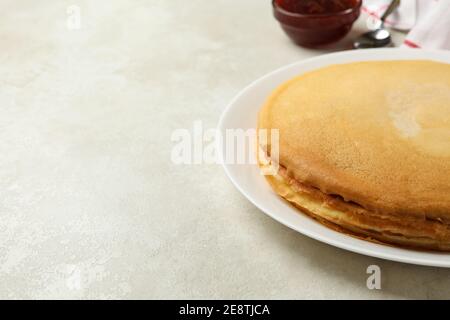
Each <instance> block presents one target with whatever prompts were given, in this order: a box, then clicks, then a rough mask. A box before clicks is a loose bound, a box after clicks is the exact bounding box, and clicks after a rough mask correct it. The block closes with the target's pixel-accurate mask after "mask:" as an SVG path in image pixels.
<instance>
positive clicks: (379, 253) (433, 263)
mask: <svg viewBox="0 0 450 320" xmlns="http://www.w3.org/2000/svg"><path fill="white" fill-rule="evenodd" d="M394 52H395V53H396V54H400V55H401V54H405V55H407V54H412V56H417V55H419V56H420V55H423V58H417V57H411V58H409V57H404V58H403V57H402V58H394V59H392V60H417V59H424V60H441V59H436V58H433V56H434V57H435V56H443V57H445V58H443V59H442V60H447V59H448V60H449V62H448V63H450V52H449V51H444V50H426V49H410V48H381V49H365V50H357V51H355V50H348V51H340V52H333V53H327V54H322V55H318V56H314V57H310V58H306V59H302V60H299V61H296V62H293V63H290V64H287V65H285V66H282V67H279V68H277V69H275V70H273V71H271V72H268V73H266V74H264V75H263V76H261V77H259V78H257V79H256V80H254V81H252V82H251V83H250V84H248V85H247V86H245V87H244V88H243V89H242V90H240V91H239V92H238V93H237V94H236V95H235V96H234V98H233V99H232V100H231V101H230V102H229V103H228V105H227V106H226V107H225V109H224V111H223V112H222V114H221V116H220V119H219V123H218V127H217V128H218V131H219V132H220V133H221V134H222V136H224V135H223V134H224V132H225V130H226V129H229V128H227V127H226V126H225V124H226V117H227V115H228V114H229V113H230V112H231V111H232V109H233V107H234V105H236V104H237V102H238V101H239V100H240V99H242V98H243V97H244V96H245V94H246V93H247V92H249V91H251V90H252V89H255V88H256V87H257V86H258V85H260V84H261V83H263V82H264V81H266V80H267V79H268V78H271V77H273V76H275V75H277V74H279V73H282V72H284V71H287V70H289V69H291V68H294V67H297V66H298V67H300V66H302V65H305V66H307V65H309V64H313V63H315V62H317V61H320V60H326V59H330V60H331V61H330V63H329V64H326V65H332V64H339V63H336V62H334V63H333V58H339V57H346V56H348V57H349V58H352V56H355V60H354V61H352V62H357V61H371V60H372V61H374V60H377V59H368V58H367V56H369V55H371V54H373V53H380V54H382V55H385V54H388V53H394ZM427 55H429V57H425V56H427ZM358 56H361V59H358ZM379 60H389V59H383V58H380V59H379ZM326 65H324V66H321V67H318V68H317V67H315V68H313V69H310V70H316V69H319V68H323V67H325V66H326ZM287 80H288V79H286V81H287ZM280 84H281V83H280ZM255 125H256V118H255ZM219 160H220V164H221V165H222V167H223V168H224V170H225V173H226V175H227V177H228V179H230V180H231V182H232V184H233V185H234V186H235V187H236V188H237V189H238V190H239V192H240V193H242V194H243V195H244V196H245V198H246V199H247V200H249V201H250V202H251V203H252V204H253V205H254V206H256V207H257V208H258V209H259V210H260V211H262V212H263V213H264V214H266V215H267V216H269V217H271V218H272V219H274V220H275V221H277V222H278V223H281V224H282V225H284V226H286V227H288V228H290V229H292V230H295V231H296V232H299V233H301V234H303V235H305V236H307V237H309V238H312V239H314V240H317V241H320V242H322V243H325V244H328V245H331V246H334V247H337V248H340V249H342V250H346V251H350V252H354V253H357V254H361V255H365V256H369V257H375V258H379V259H383V260H390V261H395V262H400V263H407V264H413V265H421V266H430V267H440V268H450V260H448V261H442V260H433V259H432V258H431V257H429V258H427V257H417V256H420V255H422V254H427V255H431V256H433V255H436V258H437V257H443V256H444V257H449V258H450V253H445V252H444V253H440V252H428V251H416V250H409V249H404V248H398V247H391V246H388V245H382V244H375V243H371V242H368V241H365V240H360V239H355V238H353V237H351V236H349V235H346V234H343V233H339V232H337V231H334V230H331V229H329V230H330V231H332V232H335V233H337V234H339V235H342V236H345V237H348V238H353V239H355V240H358V241H361V242H362V243H361V246H356V245H352V244H347V243H342V242H341V241H339V240H338V239H332V238H330V237H327V236H326V235H323V234H318V233H316V232H314V231H311V230H308V228H300V227H299V226H297V225H295V224H294V223H292V222H289V221H286V220H285V219H283V218H282V217H280V216H278V215H277V214H276V213H273V212H271V210H268V209H266V208H265V207H264V206H263V205H261V204H260V203H258V201H256V199H254V198H253V197H252V196H250V195H249V194H248V193H247V191H246V190H245V189H244V188H243V187H242V186H241V184H240V183H239V181H238V179H236V178H235V177H234V175H233V174H232V172H231V170H230V168H229V164H227V163H226V161H225V159H224V153H223V152H219ZM317 223H318V222H317ZM363 245H364V246H368V248H364V246H363ZM377 247H378V249H376V248H377ZM388 248H390V249H394V250H400V251H401V252H403V253H407V252H408V253H410V254H411V256H409V255H406V256H400V257H399V256H395V255H394V253H389V252H384V250H388ZM383 249H384V250H383Z"/></svg>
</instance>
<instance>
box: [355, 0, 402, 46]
mask: <svg viewBox="0 0 450 320" xmlns="http://www.w3.org/2000/svg"><path fill="white" fill-rule="evenodd" d="M399 5H400V0H393V1H392V2H391V4H390V5H389V6H388V8H387V9H386V12H385V13H384V14H383V16H382V17H381V19H380V20H381V24H380V26H379V27H378V28H377V29H375V30H373V31H369V32H366V33H364V34H362V35H361V36H360V37H359V38H358V39H356V41H355V42H354V43H353V47H354V48H355V49H366V48H379V47H386V46H387V45H389V44H391V42H392V39H391V33H390V32H389V31H388V30H387V29H386V28H385V27H384V21H385V20H386V18H387V17H388V16H389V15H390V14H391V13H392V12H393V11H394V10H395V9H397V7H398V6H399Z"/></svg>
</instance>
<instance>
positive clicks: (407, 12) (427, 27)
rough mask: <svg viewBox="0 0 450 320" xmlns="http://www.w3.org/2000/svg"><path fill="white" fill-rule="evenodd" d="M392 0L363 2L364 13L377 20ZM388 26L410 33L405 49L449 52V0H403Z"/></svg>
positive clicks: (389, 20)
mask: <svg viewBox="0 0 450 320" xmlns="http://www.w3.org/2000/svg"><path fill="white" fill-rule="evenodd" d="M390 1H391V0H364V2H363V8H362V10H363V12H365V13H366V14H367V15H369V16H370V17H373V18H378V19H379V17H380V16H381V15H382V14H383V12H384V11H385V10H386V7H387V6H388V5H389V3H390ZM386 25H387V26H389V27H391V28H394V29H399V30H404V31H409V33H408V35H407V36H406V39H405V42H404V43H403V46H404V47H410V48H427V49H444V50H450V0H403V1H402V2H401V5H400V7H399V8H398V10H397V11H396V12H394V13H393V14H392V15H391V16H389V17H388V19H387V20H386Z"/></svg>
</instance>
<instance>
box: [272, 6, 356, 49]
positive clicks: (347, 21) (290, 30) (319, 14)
mask: <svg viewBox="0 0 450 320" xmlns="http://www.w3.org/2000/svg"><path fill="white" fill-rule="evenodd" d="M361 4H362V0H273V1H272V6H273V12H274V16H275V18H276V19H277V20H278V22H279V23H280V25H281V27H282V28H283V30H284V31H285V32H286V34H287V35H288V36H289V37H290V38H291V39H292V40H293V41H294V42H295V43H297V44H298V45H301V46H304V47H319V46H323V45H326V44H330V43H333V42H336V41H338V40H340V39H342V38H343V37H345V36H346V35H347V34H348V32H349V31H350V29H351V28H352V25H353V23H354V22H355V20H356V19H358V17H359V14H360V11H361Z"/></svg>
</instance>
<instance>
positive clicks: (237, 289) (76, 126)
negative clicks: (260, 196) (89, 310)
mask: <svg viewBox="0 0 450 320" xmlns="http://www.w3.org/2000/svg"><path fill="white" fill-rule="evenodd" d="M69 5H77V6H79V7H80V8H81V14H82V15H81V19H82V20H81V22H82V25H81V29H79V30H69V29H68V28H67V26H66V22H67V17H68V15H67V13H66V10H67V8H68V6H69ZM0 11H1V12H3V13H4V14H3V16H2V19H0V39H1V41H0V80H1V86H0V108H1V109H0V110H1V116H0V190H1V192H0V298H232V299H234V298H243V299H248V298H285V299H297V298H308V299H309V298H332V299H336V298H370V299H372V298H375V299H378V298H449V297H450V277H449V276H450V270H446V269H438V268H427V267H418V266H412V265H405V264H400V263H394V262H387V261H382V260H378V259H373V258H369V257H364V256H360V255H357V254H353V253H349V252H345V251H343V250H340V249H336V248H334V247H330V246H328V245H325V244H322V243H319V242H317V241H314V240H311V239H309V238H307V237H304V236H302V235H300V234H298V233H296V232H294V231H291V230H289V229H287V228H286V227H284V226H282V225H280V224H278V223H277V222H275V221H273V220H271V219H270V218H268V217H266V216H265V215H264V214H262V213H261V212H260V211H258V209H256V208H255V207H254V206H253V205H251V204H250V203H249V202H248V201H247V200H246V199H245V198H244V197H243V196H242V195H241V194H240V193H239V192H238V191H237V190H236V189H235V188H234V187H233V186H232V185H231V183H230V182H229V181H228V179H227V178H226V176H225V174H224V172H223V170H222V168H221V167H220V166H219V165H198V166H176V165H174V164H172V163H171V161H170V152H171V148H172V146H173V144H172V142H171V140H170V137H171V134H172V132H173V130H175V129H178V128H187V129H191V128H192V125H193V122H194V121H195V120H202V121H203V124H204V126H205V127H206V128H214V127H215V126H216V125H217V122H218V119H219V116H220V114H221V113H222V111H223V110H224V108H225V106H226V105H227V103H228V102H229V101H230V100H231V99H232V98H233V96H235V95H236V94H237V93H238V91H239V90H241V89H242V88H243V87H244V86H245V85H247V84H249V83H250V82H251V81H253V80H254V79H256V78H258V77H260V76H262V75H264V74H265V73H267V72H269V71H271V70H273V69H275V68H278V67H280V66H283V65H286V64H289V63H291V62H295V61H298V60H301V59H305V58H308V57H311V56H315V55H318V54H322V53H324V51H327V50H323V51H313V50H306V49H301V48H299V47H296V46H294V45H293V44H292V43H291V42H290V41H289V40H288V39H287V38H286V37H285V36H284V34H283V33H282V32H281V31H280V29H279V27H278V26H277V23H276V22H275V20H274V19H273V18H272V16H271V8H270V1H269V0H266V1H263V0H243V1H237V0H214V1H212V0H210V1H205V0H190V1H185V0H170V1H167V0H147V1H128V0H110V1H99V0H98V1H78V0H73V1H51V0H40V1H32V0H30V1H23V0H3V1H1V4H0ZM365 19H366V17H363V18H362V19H361V20H360V21H359V22H358V24H357V27H356V28H355V30H354V31H353V33H352V35H351V36H350V37H352V36H354V35H355V34H357V33H359V32H362V31H364V30H365ZM402 37H403V36H402V35H400V34H397V35H396V41H397V42H399V41H400V40H401V38H402ZM348 39H350V38H348ZM348 39H347V40H346V41H344V42H343V44H341V45H340V47H344V46H345V43H348ZM330 50H331V49H330ZM330 50H329V51H330ZM370 264H377V265H379V266H380V267H381V268H382V290H380V291H370V290H368V289H367V288H366V278H367V275H366V268H367V267H368V266H369V265H370Z"/></svg>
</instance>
